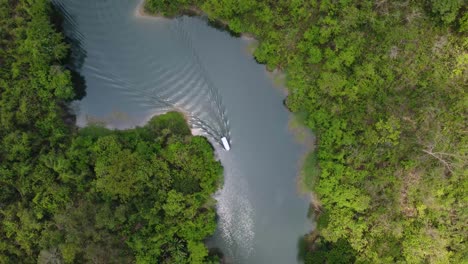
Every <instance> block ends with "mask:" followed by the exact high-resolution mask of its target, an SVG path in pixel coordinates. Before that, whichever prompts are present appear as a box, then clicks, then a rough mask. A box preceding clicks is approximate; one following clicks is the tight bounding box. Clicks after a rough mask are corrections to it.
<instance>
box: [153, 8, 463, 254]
mask: <svg viewBox="0 0 468 264" xmlns="http://www.w3.org/2000/svg"><path fill="white" fill-rule="evenodd" d="M146 9H147V11H149V12H153V13H161V14H164V15H169V16H173V15H176V14H180V13H184V12H187V11H188V10H194V9H198V10H200V12H203V13H205V14H207V16H208V18H209V19H211V20H216V21H218V22H220V23H221V24H225V25H226V26H227V27H228V29H229V30H230V31H232V32H234V33H249V34H252V35H254V36H255V37H256V38H257V39H258V40H259V46H258V48H257V49H256V50H255V52H254V56H255V58H256V59H257V61H258V62H260V63H264V64H266V67H267V68H268V69H270V70H273V69H276V68H278V69H280V70H283V71H285V72H286V74H287V87H288V90H289V95H288V97H287V99H286V105H287V107H288V108H289V109H290V110H291V111H293V112H296V113H300V114H301V115H302V116H305V117H306V118H305V124H306V125H307V126H308V127H310V128H311V129H312V130H313V131H314V132H315V133H316V136H317V139H318V141H317V150H316V152H315V153H314V155H315V157H313V158H310V159H307V160H309V161H316V162H317V165H316V166H317V169H315V170H311V171H312V172H313V173H309V174H307V173H306V175H305V177H312V179H307V181H306V182H312V183H313V184H312V186H313V187H312V188H311V191H313V192H315V194H316V195H317V196H318V198H319V202H320V203H321V207H320V209H319V210H318V214H319V217H318V219H317V222H318V227H317V230H318V235H317V234H311V235H310V236H308V239H309V240H312V242H313V243H312V245H311V246H310V247H309V248H308V249H307V252H308V253H307V254H306V256H305V261H306V263H352V262H357V263H466V261H467V259H468V256H467V254H468V253H467V252H468V251H467V248H466V238H467V231H466V230H467V224H468V218H467V213H468V211H467V209H466V207H467V197H468V196H467V192H466V190H468V181H467V179H466V176H467V170H466V167H467V156H466V154H467V136H466V132H467V127H466V124H467V120H466V114H467V113H466V110H467V102H468V98H467V96H466V88H467V87H468V86H467V78H468V53H467V50H468V38H467V34H468V12H467V11H468V10H467V5H466V1H463V0H421V1H409V0H397V1H390V0H379V1H373V0H255V1H253V0H177V1H173V0H171V1H169V0H148V1H147V3H146ZM309 167H310V166H309Z"/></svg>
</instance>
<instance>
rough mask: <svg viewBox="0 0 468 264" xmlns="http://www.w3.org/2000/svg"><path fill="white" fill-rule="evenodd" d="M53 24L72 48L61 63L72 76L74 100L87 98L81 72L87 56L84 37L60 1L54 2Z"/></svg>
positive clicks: (84, 81) (84, 80)
mask: <svg viewBox="0 0 468 264" xmlns="http://www.w3.org/2000/svg"><path fill="white" fill-rule="evenodd" d="M51 23H52V25H53V26H54V28H55V29H56V30H57V31H59V32H62V33H63V34H64V41H65V43H67V44H68V45H69V46H70V48H69V49H68V53H67V56H66V57H65V58H64V59H63V60H62V61H61V64H62V65H64V66H65V68H66V69H67V70H69V71H70V74H71V81H72V83H73V88H74V91H75V96H74V98H72V100H81V99H83V98H84V97H85V96H86V79H85V78H84V76H83V75H81V73H80V72H81V69H82V67H83V64H84V61H85V59H86V56H87V54H86V50H85V49H84V48H83V43H82V40H81V39H80V37H81V38H82V35H81V33H80V32H79V30H78V28H77V22H76V19H75V18H74V17H73V16H72V15H71V14H70V13H68V12H67V10H66V8H65V7H64V6H63V5H62V4H61V3H60V2H59V1H52V15H51Z"/></svg>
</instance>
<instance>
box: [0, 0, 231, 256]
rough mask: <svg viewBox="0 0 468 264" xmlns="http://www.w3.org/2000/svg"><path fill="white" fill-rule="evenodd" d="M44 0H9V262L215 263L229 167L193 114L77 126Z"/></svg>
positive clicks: (4, 156) (1, 120) (2, 30)
mask: <svg viewBox="0 0 468 264" xmlns="http://www.w3.org/2000/svg"><path fill="white" fill-rule="evenodd" d="M51 14H52V6H51V4H50V2H49V1H47V0H18V1H10V0H0V142H1V143H0V144H1V148H0V263H15V264H16V263H207V262H208V263H210V262H212V261H215V258H214V257H211V256H208V250H207V249H206V248H205V245H204V244H203V240H204V239H205V238H206V237H207V236H209V235H211V234H212V233H213V232H214V230H215V227H216V221H215V211H214V209H213V201H212V198H211V196H212V194H213V193H214V192H215V190H216V189H217V188H218V185H219V184H220V180H221V177H220V176H221V175H222V168H221V166H220V163H219V162H218V161H216V160H215V158H214V155H213V148H212V146H211V145H210V144H209V143H208V141H207V140H206V139H205V138H202V137H197V136H192V135H191V133H190V129H189V128H188V126H187V124H186V122H185V119H184V117H183V116H182V115H181V114H179V113H175V112H171V113H167V114H165V115H162V116H158V117H155V118H153V119H152V120H150V121H149V123H148V124H147V125H146V126H144V127H139V128H135V129H131V130H125V131H113V130H108V129H106V128H103V127H99V126H90V127H87V128H84V129H77V128H76V127H75V125H74V116H73V115H71V114H70V113H69V111H68V109H67V105H68V103H69V102H70V100H72V99H74V98H75V95H74V94H75V91H74V87H73V84H72V82H71V73H70V72H69V71H68V70H67V69H66V68H64V66H63V64H64V60H65V58H66V57H67V56H68V52H69V49H68V45H67V44H66V43H65V42H64V37H63V36H62V34H61V33H58V32H57V26H56V25H54V23H52V22H51V21H55V19H52V17H51Z"/></svg>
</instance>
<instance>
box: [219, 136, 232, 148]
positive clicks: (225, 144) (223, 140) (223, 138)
mask: <svg viewBox="0 0 468 264" xmlns="http://www.w3.org/2000/svg"><path fill="white" fill-rule="evenodd" d="M221 142H222V143H223V147H224V149H225V150H226V151H229V150H230V149H231V146H229V141H228V140H227V138H226V137H222V138H221Z"/></svg>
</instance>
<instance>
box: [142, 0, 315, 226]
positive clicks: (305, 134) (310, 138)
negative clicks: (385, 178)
mask: <svg viewBox="0 0 468 264" xmlns="http://www.w3.org/2000/svg"><path fill="white" fill-rule="evenodd" d="M145 3H146V0H143V1H141V2H140V4H139V6H138V8H137V11H138V16H139V17H147V18H151V17H156V18H164V19H170V18H173V17H175V15H171V16H164V15H163V14H162V13H161V12H158V13H151V12H149V11H148V10H146V9H145ZM180 14H182V15H188V16H200V17H207V14H206V13H205V12H203V11H202V10H201V9H199V8H198V7H196V6H189V7H186V8H182V9H179V10H178V12H177V13H176V15H180ZM209 23H210V25H212V26H214V27H216V28H218V29H222V30H225V31H226V32H228V33H230V34H231V35H235V36H237V37H241V38H242V39H244V40H245V41H248V42H249V44H248V48H247V52H249V53H250V54H251V55H252V56H253V52H254V51H255V49H256V48H257V47H258V43H259V41H258V40H257V39H256V38H255V36H254V35H253V34H251V33H236V32H234V31H232V30H231V29H230V28H229V25H228V22H227V21H224V20H220V19H215V20H210V21H209ZM265 71H266V73H265V74H266V75H267V76H269V78H270V79H271V81H272V83H273V84H274V86H275V87H277V88H278V89H280V90H281V92H282V94H283V95H284V97H285V98H286V97H287V96H288V92H289V89H288V88H287V86H286V78H287V76H286V73H285V72H284V71H282V70H281V69H279V68H275V69H273V70H269V69H268V67H266V66H265ZM285 107H286V104H285ZM286 108H287V107H286ZM303 119H304V118H302V117H301V116H300V115H299V114H297V113H292V115H291V118H290V120H289V125H288V127H289V130H290V131H291V132H292V133H293V135H294V138H295V139H296V141H297V142H298V143H300V144H301V145H303V146H305V147H306V148H307V151H306V152H305V153H304V155H303V156H302V157H301V158H300V159H299V160H298V162H297V164H298V165H297V166H298V167H299V168H301V169H299V171H300V172H299V174H298V175H297V177H296V183H297V193H298V194H300V195H307V196H308V197H309V200H310V204H311V208H313V211H314V215H315V217H316V216H317V215H318V214H320V212H321V203H320V201H319V200H318V197H317V196H316V195H315V194H314V193H313V191H312V187H311V186H310V185H308V184H306V182H316V181H317V180H318V179H310V178H311V177H318V176H317V175H316V174H311V173H310V172H309V170H306V169H305V168H309V167H317V164H316V162H315V163H313V164H312V163H311V159H310V158H308V157H310V156H311V155H313V152H314V151H315V137H314V135H313V134H312V133H311V131H310V129H309V128H308V127H307V126H305V125H304V123H303ZM314 161H315V160H314ZM317 170H318V169H317Z"/></svg>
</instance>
